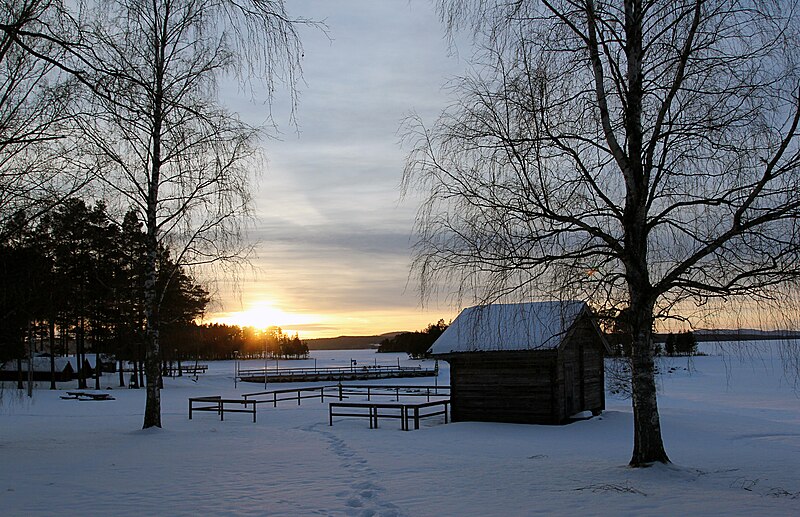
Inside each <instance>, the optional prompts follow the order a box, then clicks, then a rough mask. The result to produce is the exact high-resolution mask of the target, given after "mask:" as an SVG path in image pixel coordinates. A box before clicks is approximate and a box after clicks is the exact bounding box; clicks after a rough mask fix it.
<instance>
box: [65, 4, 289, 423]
mask: <svg viewBox="0 0 800 517" xmlns="http://www.w3.org/2000/svg"><path fill="white" fill-rule="evenodd" d="M91 15H92V16H93V17H94V18H93V20H94V22H93V23H94V26H93V28H92V29H90V31H89V33H90V36H89V41H91V45H90V46H89V48H90V49H91V51H90V52H87V53H85V54H83V55H82V56H81V58H80V63H79V64H78V65H76V68H77V67H78V66H80V67H83V70H86V74H87V75H86V77H89V75H88V74H93V75H91V78H90V79H88V80H87V82H88V83H89V84H91V85H92V89H93V90H94V92H95V96H94V99H95V103H94V110H92V111H91V113H90V114H89V116H88V117H85V118H84V119H83V122H84V130H85V133H86V134H87V135H89V137H88V138H89V140H90V143H91V146H92V148H93V149H94V150H95V151H96V153H97V155H98V156H101V157H102V159H103V160H105V161H106V162H107V166H108V173H107V174H106V175H105V176H104V177H103V178H102V180H103V181H105V183H106V185H107V186H108V187H110V188H112V189H114V190H115V191H116V192H118V193H119V194H121V195H122V196H123V198H124V199H125V200H126V201H127V202H128V203H130V205H131V206H134V207H136V208H137V209H138V210H139V211H140V213H141V214H142V220H143V221H144V224H145V229H146V234H147V238H146V249H147V257H146V259H145V260H146V264H147V267H146V281H145V294H144V296H145V300H144V305H145V318H146V329H145V333H146V342H147V345H146V347H147V348H146V360H145V369H146V372H147V382H146V388H147V402H146V407H145V414H144V428H148V427H153V426H157V427H161V410H160V394H159V382H160V368H159V360H160V343H159V328H158V321H159V308H160V304H161V300H162V298H163V295H164V293H163V292H160V291H159V289H158V283H157V279H158V278H159V270H158V267H159V266H158V260H157V258H158V254H159V251H160V249H163V248H164V247H166V248H168V249H170V250H171V251H172V252H173V255H174V257H173V258H174V262H175V264H176V265H177V266H185V265H193V264H200V263H209V262H216V261H220V260H227V259H234V258H236V257H240V256H241V255H242V254H243V253H245V252H246V249H247V245H246V243H245V242H244V240H243V238H242V236H243V235H242V221H243V218H244V217H247V215H248V214H249V212H250V188H249V177H250V175H251V174H252V172H253V171H252V165H253V160H254V159H255V157H257V154H258V153H257V146H256V143H257V137H258V136H259V130H258V129H257V128H254V127H251V126H249V125H248V124H246V123H244V122H243V121H242V120H241V119H240V118H239V117H238V116H237V115H236V114H234V113H232V112H230V111H228V110H227V109H225V108H224V107H223V106H222V105H221V103H220V102H219V101H218V93H219V92H218V81H219V80H220V79H222V78H224V77H229V76H236V77H239V78H240V79H241V80H242V81H249V80H254V81H256V82H258V83H259V84H261V85H263V86H265V89H266V91H267V92H268V95H271V94H272V92H273V87H274V84H275V83H274V81H276V80H281V81H284V82H285V83H286V84H287V85H288V88H289V90H291V91H292V92H293V91H294V85H295V81H296V79H297V77H298V75H297V74H299V70H300V58H301V55H302V52H301V47H300V43H299V39H298V36H297V33H296V31H295V25H296V24H298V23H305V22H304V21H303V20H293V19H292V18H290V17H289V16H288V14H287V13H286V11H285V9H284V2H283V1H282V0H248V1H246V2H230V1H227V0H154V1H151V2H138V1H135V0H111V1H101V2H99V3H98V4H97V10H96V11H93V12H92V13H91ZM237 74H238V75H237ZM162 278H163V272H162ZM162 291H163V289H162Z"/></svg>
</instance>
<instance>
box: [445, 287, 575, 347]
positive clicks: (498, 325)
mask: <svg viewBox="0 0 800 517" xmlns="http://www.w3.org/2000/svg"><path fill="white" fill-rule="evenodd" d="M586 310H588V307H587V305H586V303H585V302H581V301H576V300H570V301H564V302H561V301H551V302H533V303H512V304H492V305H478V306H476V307H470V308H468V309H464V310H463V311H462V312H461V314H459V315H458V317H457V318H456V319H455V320H454V321H453V323H452V324H451V325H450V326H449V327H448V328H447V330H445V331H444V333H443V334H442V335H441V336H439V339H437V340H436V342H435V343H434V344H433V346H432V347H431V349H430V351H431V353H433V354H448V353H451V352H478V351H497V350H544V349H552V348H556V347H558V345H559V344H560V343H561V340H562V337H563V335H564V334H565V333H566V332H567V331H568V330H569V329H570V327H571V326H572V324H573V323H575V320H576V319H577V318H578V316H579V315H580V314H581V313H582V312H584V311H586Z"/></svg>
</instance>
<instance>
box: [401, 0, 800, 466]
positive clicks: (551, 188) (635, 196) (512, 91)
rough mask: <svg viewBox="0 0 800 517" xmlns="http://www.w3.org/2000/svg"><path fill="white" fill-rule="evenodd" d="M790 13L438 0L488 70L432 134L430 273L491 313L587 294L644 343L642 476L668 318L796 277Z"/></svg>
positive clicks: (636, 368) (798, 87)
mask: <svg viewBox="0 0 800 517" xmlns="http://www.w3.org/2000/svg"><path fill="white" fill-rule="evenodd" d="M797 8H798V3H797V2H796V1H794V0H680V1H666V0H609V1H605V2H598V1H596V0H580V1H574V0H512V1H508V2H492V1H488V0H441V1H440V3H439V9H440V13H441V15H442V18H443V20H444V21H445V23H446V25H447V27H448V29H449V30H450V31H455V30H459V29H461V28H467V29H469V30H472V31H474V32H473V34H474V35H475V36H476V41H478V42H480V44H481V45H482V47H481V48H482V50H481V52H480V53H479V54H478V64H477V65H476V71H475V73H474V74H472V75H471V76H469V77H466V78H463V79H462V80H460V82H458V83H457V84H456V86H455V89H456V91H457V92H458V94H459V100H458V102H457V103H455V104H454V105H453V106H452V107H451V108H450V109H448V110H446V111H445V112H444V113H443V115H442V116H441V117H440V119H439V120H438V122H436V124H435V125H433V126H432V127H430V128H426V127H424V126H423V125H422V124H421V123H419V122H413V121H412V122H411V125H410V131H409V138H410V139H411V140H412V141H413V145H414V147H413V150H412V152H411V153H410V155H409V159H408V162H407V168H406V174H405V178H406V181H407V184H408V185H412V184H414V185H417V186H419V187H420V188H422V189H424V190H425V191H426V192H427V193H428V195H427V200H426V202H425V203H424V204H423V206H422V208H421V210H420V212H419V214H418V219H417V225H418V231H419V241H418V243H417V247H416V249H415V250H416V251H415V254H416V255H415V263H414V268H415V270H416V271H417V273H418V274H419V277H420V280H421V287H422V291H423V295H426V294H429V293H430V291H431V289H433V288H434V287H435V286H436V285H437V283H438V282H441V281H453V280H455V281H456V282H457V285H458V286H460V289H461V290H462V293H463V294H468V293H472V295H473V296H475V297H476V298H477V299H478V300H479V301H483V302H488V301H492V300H497V299H500V298H503V297H505V296H516V297H547V296H570V297H572V296H580V297H582V298H585V299H589V300H591V301H592V302H593V303H594V304H595V306H597V307H598V308H602V309H604V310H607V311H608V310H609V309H613V308H616V309H618V311H619V312H620V313H621V314H624V315H625V317H624V321H622V322H620V323H621V324H622V325H623V326H624V327H625V328H626V329H627V331H628V332H630V334H631V341H632V354H631V355H632V356H631V358H630V364H631V375H632V405H633V420H634V444H633V454H632V458H631V461H630V464H631V465H632V466H644V465H648V464H651V463H653V462H665V463H666V462H668V461H669V459H668V456H667V453H666V451H665V447H664V443H663V439H662V434H661V426H660V420H659V412H658V405H657V397H656V384H655V379H654V359H653V354H654V347H653V341H652V333H653V328H654V324H655V321H656V320H657V319H658V318H681V317H684V316H685V314H683V313H682V311H683V310H685V308H686V307H687V306H690V305H702V304H704V303H707V302H709V301H713V300H723V301H731V300H744V301H747V302H750V301H752V300H754V299H755V300H765V301H766V300H774V299H775V297H776V296H780V294H781V292H784V291H792V290H796V287H797V282H798V277H800V268H798V263H800V262H799V260H798V259H800V231H799V230H798V228H799V226H798V220H799V219H798V217H799V216H800V146H799V145H798V143H799V142H798V123H800V74H799V73H798V72H800V69H799V68H798V66H799V65H800V60H798V57H800V55H798V43H797V42H798V41H800V39H798V36H800V34H798V19H799V18H800V17H798V11H797Z"/></svg>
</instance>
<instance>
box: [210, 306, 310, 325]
mask: <svg viewBox="0 0 800 517" xmlns="http://www.w3.org/2000/svg"><path fill="white" fill-rule="evenodd" d="M324 319H325V318H324V316H321V315H319V314H305V313H296V312H286V311H284V310H283V309H280V308H279V307H277V305H276V303H275V302H273V301H271V300H261V301H258V302H254V303H252V304H250V305H249V306H248V307H247V308H246V309H244V310H241V311H234V312H222V313H218V314H217V315H216V316H214V317H213V318H211V322H212V323H224V324H226V325H237V326H239V327H254V328H256V329H260V330H264V329H266V328H269V327H280V328H282V329H283V330H284V331H297V330H299V329H296V328H294V327H300V328H302V327H303V326H305V325H310V324H314V323H319V322H320V321H322V320H324Z"/></svg>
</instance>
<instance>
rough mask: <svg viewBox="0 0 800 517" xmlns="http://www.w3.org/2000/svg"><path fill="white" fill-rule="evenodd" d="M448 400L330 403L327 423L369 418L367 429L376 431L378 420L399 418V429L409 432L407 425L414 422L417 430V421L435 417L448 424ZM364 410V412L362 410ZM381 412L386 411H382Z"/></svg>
mask: <svg viewBox="0 0 800 517" xmlns="http://www.w3.org/2000/svg"><path fill="white" fill-rule="evenodd" d="M449 405H450V400H449V399H447V400H435V401H433V402H421V403H417V404H414V403H399V402H331V403H330V404H328V423H329V425H333V417H335V416H338V417H356V418H369V428H370V429H376V428H377V427H378V420H379V419H380V418H395V419H397V418H399V419H400V428H401V429H402V430H403V431H408V430H409V424H410V423H411V422H412V421H413V422H414V429H419V421H420V420H421V419H423V418H429V417H432V416H437V415H444V423H445V424H446V423H447V422H448V418H447V409H448V406H449ZM438 406H441V409H440V410H438V411H431V412H422V410H424V409H428V408H436V407H438ZM364 409H366V410H367V411H366V412H364V411H362V410H364ZM382 410H388V411H383V412H382Z"/></svg>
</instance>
